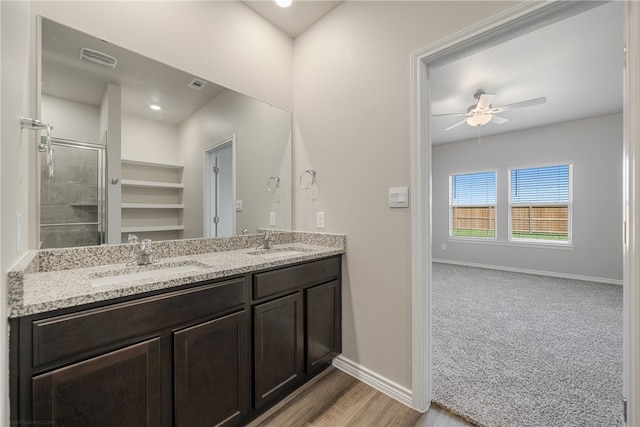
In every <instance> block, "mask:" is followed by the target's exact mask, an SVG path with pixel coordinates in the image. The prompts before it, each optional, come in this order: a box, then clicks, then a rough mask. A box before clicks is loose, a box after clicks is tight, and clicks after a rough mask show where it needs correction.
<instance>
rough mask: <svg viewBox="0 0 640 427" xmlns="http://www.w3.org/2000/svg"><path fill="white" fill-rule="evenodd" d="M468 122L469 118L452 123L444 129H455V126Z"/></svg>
mask: <svg viewBox="0 0 640 427" xmlns="http://www.w3.org/2000/svg"><path fill="white" fill-rule="evenodd" d="M466 122H467V119H464V120H460V121H459V122H457V123H454V124H452V125H451V126H449V127H446V128H444V129H443V130H444V131H448V130H451V129H453V128H454V127H457V126H460V125H461V124H463V123H466Z"/></svg>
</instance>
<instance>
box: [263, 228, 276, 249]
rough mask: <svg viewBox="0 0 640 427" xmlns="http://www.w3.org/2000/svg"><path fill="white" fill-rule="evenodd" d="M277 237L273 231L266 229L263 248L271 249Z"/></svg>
mask: <svg viewBox="0 0 640 427" xmlns="http://www.w3.org/2000/svg"><path fill="white" fill-rule="evenodd" d="M275 241H276V237H275V236H274V235H273V233H272V232H271V231H265V233H264V240H262V249H271V244H272V243H275Z"/></svg>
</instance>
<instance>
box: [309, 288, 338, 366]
mask: <svg viewBox="0 0 640 427" xmlns="http://www.w3.org/2000/svg"><path fill="white" fill-rule="evenodd" d="M306 298H307V333H306V340H307V341H306V348H307V373H313V372H316V371H318V370H320V369H322V368H324V367H326V366H327V365H330V364H331V360H332V359H333V357H334V356H335V355H337V354H338V353H340V352H341V351H342V349H341V318H342V316H341V308H340V286H338V281H337V280H334V281H332V282H329V283H325V284H323V285H319V286H315V287H313V288H310V289H307V290H306Z"/></svg>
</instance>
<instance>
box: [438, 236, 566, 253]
mask: <svg viewBox="0 0 640 427" xmlns="http://www.w3.org/2000/svg"><path fill="white" fill-rule="evenodd" d="M447 240H448V241H449V242H452V243H474V244H476V243H477V244H481V245H494V246H510V247H520V248H538V249H557V250H561V251H572V250H574V249H575V248H576V247H575V245H572V244H567V243H548V242H531V241H527V242H520V241H504V240H495V239H481V238H477V239H469V238H464V237H449V238H448V239H447Z"/></svg>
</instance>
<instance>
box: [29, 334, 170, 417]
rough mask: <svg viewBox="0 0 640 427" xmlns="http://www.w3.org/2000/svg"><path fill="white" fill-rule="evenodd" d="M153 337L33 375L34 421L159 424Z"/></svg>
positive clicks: (156, 354)
mask: <svg viewBox="0 0 640 427" xmlns="http://www.w3.org/2000/svg"><path fill="white" fill-rule="evenodd" d="M159 349H160V346H159V339H158V338H156V339H152V340H149V341H145V342H142V343H140V344H136V345H132V346H130V347H125V348H123V349H120V350H116V351H113V352H111V353H107V354H105V355H102V356H98V357H95V358H92V359H88V360H85V361H82V362H78V363H75V364H73V365H70V366H66V367H64V368H60V369H56V370H55V371H52V372H48V373H46V374H42V375H39V376H36V377H34V378H33V380H32V381H33V418H34V423H35V424H47V425H56V426H94V427H95V426H114V427H116V426H117V427H121V426H154V427H155V426H158V425H161V420H160V414H161V409H162V407H161V403H160V350H159Z"/></svg>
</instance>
